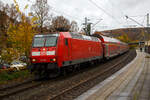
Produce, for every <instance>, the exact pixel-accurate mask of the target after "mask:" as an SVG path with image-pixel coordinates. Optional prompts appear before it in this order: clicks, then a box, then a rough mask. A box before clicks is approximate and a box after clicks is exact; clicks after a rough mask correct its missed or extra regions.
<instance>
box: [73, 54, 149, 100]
mask: <svg viewBox="0 0 150 100" xmlns="http://www.w3.org/2000/svg"><path fill="white" fill-rule="evenodd" d="M145 56H146V54H145V53H143V52H139V51H137V57H136V58H135V59H134V60H133V61H132V62H131V63H130V64H128V65H127V66H125V67H124V68H123V69H121V70H120V71H118V72H117V73H115V74H114V75H112V76H111V77H109V78H108V79H106V80H105V81H103V82H101V83H99V84H98V85H97V86H95V87H93V88H92V89H90V90H89V91H87V92H85V93H84V94H82V95H81V96H79V97H78V98H76V99H75V100H149V99H150V98H149V97H150V76H149V74H150V58H145Z"/></svg>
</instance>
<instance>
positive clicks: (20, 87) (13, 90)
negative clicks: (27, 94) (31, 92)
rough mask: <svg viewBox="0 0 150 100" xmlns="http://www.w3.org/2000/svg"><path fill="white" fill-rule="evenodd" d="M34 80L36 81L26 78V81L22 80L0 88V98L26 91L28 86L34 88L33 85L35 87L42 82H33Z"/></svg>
mask: <svg viewBox="0 0 150 100" xmlns="http://www.w3.org/2000/svg"><path fill="white" fill-rule="evenodd" d="M35 81H36V80H35V79H30V80H27V81H26V82H22V83H19V84H16V85H14V86H8V87H5V88H1V89H0V98H1V99H4V98H6V97H9V96H11V95H15V94H17V93H19V92H23V91H26V90H28V89H30V88H34V87H37V86H39V85H41V84H42V82H35Z"/></svg>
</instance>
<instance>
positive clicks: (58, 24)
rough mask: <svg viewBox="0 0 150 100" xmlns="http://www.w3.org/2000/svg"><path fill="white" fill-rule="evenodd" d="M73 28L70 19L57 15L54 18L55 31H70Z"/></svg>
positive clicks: (53, 26) (53, 27)
mask: <svg viewBox="0 0 150 100" xmlns="http://www.w3.org/2000/svg"><path fill="white" fill-rule="evenodd" d="M70 28H71V24H70V21H69V20H68V19H66V18H65V17H63V16H56V17H54V18H53V20H52V29H53V31H55V32H56V31H69V30H70Z"/></svg>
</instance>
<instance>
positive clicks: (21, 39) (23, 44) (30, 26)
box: [2, 0, 37, 60]
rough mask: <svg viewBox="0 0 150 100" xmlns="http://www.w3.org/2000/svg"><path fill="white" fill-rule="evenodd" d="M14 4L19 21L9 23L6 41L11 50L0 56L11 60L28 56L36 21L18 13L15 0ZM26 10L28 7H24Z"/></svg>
mask: <svg viewBox="0 0 150 100" xmlns="http://www.w3.org/2000/svg"><path fill="white" fill-rule="evenodd" d="M14 3H15V8H16V10H17V14H18V15H19V19H20V20H19V22H18V23H10V25H9V28H8V31H7V35H8V38H7V41H8V42H9V43H11V48H7V49H5V50H4V53H3V55H2V56H3V58H5V57H8V56H9V57H10V58H11V60H12V59H17V58H19V56H20V55H26V56H27V57H28V56H29V51H30V47H31V44H32V37H33V35H34V33H35V30H34V27H36V24H35V23H34V22H35V21H36V20H37V18H36V17H32V19H29V18H28V17H26V16H25V14H24V13H22V12H21V11H20V9H19V5H18V3H17V1H16V0H14ZM27 8H28V5H26V6H25V7H24V10H26V9H27Z"/></svg>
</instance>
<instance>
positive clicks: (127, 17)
mask: <svg viewBox="0 0 150 100" xmlns="http://www.w3.org/2000/svg"><path fill="white" fill-rule="evenodd" d="M125 17H126V19H130V20H132V21H133V22H135V23H137V24H138V25H140V26H142V27H143V29H144V34H143V35H144V51H145V42H146V37H145V26H144V25H143V24H140V23H139V22H137V21H136V20H134V19H133V18H130V17H129V16H127V15H126V16H125Z"/></svg>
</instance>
